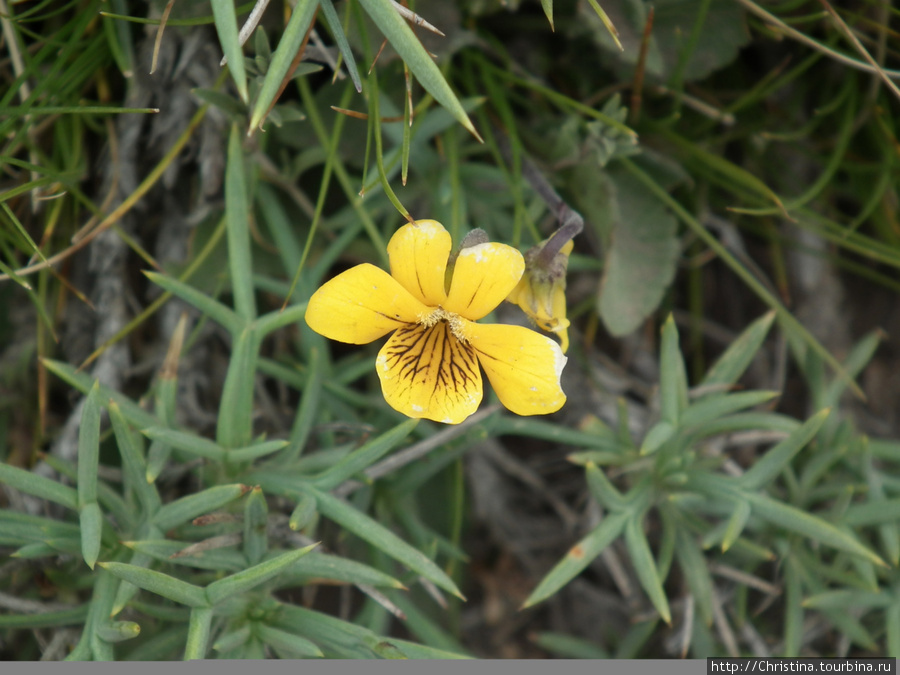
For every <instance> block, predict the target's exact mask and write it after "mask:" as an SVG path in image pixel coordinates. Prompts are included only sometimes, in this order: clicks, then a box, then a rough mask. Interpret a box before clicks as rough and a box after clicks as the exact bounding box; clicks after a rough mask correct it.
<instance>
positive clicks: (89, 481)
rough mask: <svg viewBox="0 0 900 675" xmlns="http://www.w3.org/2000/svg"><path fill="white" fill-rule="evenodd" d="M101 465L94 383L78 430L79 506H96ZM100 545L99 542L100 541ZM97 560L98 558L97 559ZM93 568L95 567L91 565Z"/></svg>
mask: <svg viewBox="0 0 900 675" xmlns="http://www.w3.org/2000/svg"><path fill="white" fill-rule="evenodd" d="M99 465H100V382H99V381H98V382H94V386H93V387H91V391H90V392H89V393H88V395H87V398H86V399H85V401H84V407H83V408H82V409H81V426H80V427H79V429H78V486H77V487H78V504H79V505H80V506H82V507H83V506H85V505H86V504H92V503H93V504H96V502H97V471H98V469H99ZM98 543H99V541H98ZM95 560H96V558H95ZM91 568H93V565H92V564H91Z"/></svg>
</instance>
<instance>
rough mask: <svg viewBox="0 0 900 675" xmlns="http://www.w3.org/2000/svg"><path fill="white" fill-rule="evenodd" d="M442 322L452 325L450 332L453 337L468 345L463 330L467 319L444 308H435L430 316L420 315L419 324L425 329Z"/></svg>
mask: <svg viewBox="0 0 900 675" xmlns="http://www.w3.org/2000/svg"><path fill="white" fill-rule="evenodd" d="M441 321H446V322H447V323H448V324H449V325H450V332H451V333H453V337H455V338H456V339H457V340H459V341H460V342H462V343H463V344H466V343H467V342H468V340H467V339H466V336H465V331H464V330H463V326H464V325H465V319H463V318H462V317H461V316H460V315H459V314H455V313H454V312H448V311H447V310H446V309H444V308H443V307H435V308H434V309H432V310H431V312H430V313H429V314H420V315H419V316H418V322H419V324H420V325H421V326H424V327H425V328H431V327H432V326H434V325H436V324H438V323H439V322H441Z"/></svg>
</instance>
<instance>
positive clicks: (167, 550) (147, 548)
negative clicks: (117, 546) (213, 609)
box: [122, 539, 247, 572]
mask: <svg viewBox="0 0 900 675" xmlns="http://www.w3.org/2000/svg"><path fill="white" fill-rule="evenodd" d="M122 543H123V544H124V545H125V546H127V547H128V548H130V549H132V550H133V551H135V552H137V553H138V554H140V555H141V556H142V559H145V560H146V561H147V562H149V561H150V560H151V559H154V560H160V561H163V562H166V563H169V564H172V565H187V566H189V567H196V568H198V569H202V570H213V571H216V572H239V571H241V570H243V569H246V568H247V558H246V557H245V556H244V554H243V553H242V552H241V551H238V550H235V548H234V546H231V547H218V548H210V549H208V550H205V551H198V552H197V553H194V554H193V555H178V557H173V556H176V555H177V554H180V553H181V552H182V551H183V550H184V549H185V548H187V547H188V546H190V545H191V544H192V543H193V542H189V541H174V540H172V539H139V540H137V541H125V542H122ZM132 562H133V561H132ZM133 564H137V563H134V562H133ZM146 566H147V565H146V562H144V563H143V564H141V567H146Z"/></svg>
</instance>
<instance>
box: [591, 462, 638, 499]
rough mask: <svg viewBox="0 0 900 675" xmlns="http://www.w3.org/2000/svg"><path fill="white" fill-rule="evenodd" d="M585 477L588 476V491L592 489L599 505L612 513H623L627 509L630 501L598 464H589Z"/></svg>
mask: <svg viewBox="0 0 900 675" xmlns="http://www.w3.org/2000/svg"><path fill="white" fill-rule="evenodd" d="M585 475H586V476H587V482H588V489H590V491H591V494H592V495H593V497H594V499H596V500H597V502H598V503H599V504H601V505H602V506H604V507H606V508H607V509H610V510H611V511H621V510H622V509H624V508H625V506H626V505H627V503H628V500H626V499H625V497H624V496H623V495H622V493H621V492H619V491H618V490H617V489H616V487H615V486H614V485H613V484H612V483H610V481H609V479H608V478H607V477H606V474H605V473H603V472H602V471H601V470H600V469H599V468H598V467H597V465H596V464H594V463H593V462H588V463H587V465H586V466H585Z"/></svg>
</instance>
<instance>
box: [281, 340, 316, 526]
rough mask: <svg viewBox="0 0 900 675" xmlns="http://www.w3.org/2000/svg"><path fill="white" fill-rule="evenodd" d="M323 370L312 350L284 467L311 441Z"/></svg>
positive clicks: (284, 453) (283, 460)
mask: <svg viewBox="0 0 900 675" xmlns="http://www.w3.org/2000/svg"><path fill="white" fill-rule="evenodd" d="M323 370H324V366H323V359H322V358H320V357H319V353H318V350H317V349H315V348H312V349H311V350H310V352H309V371H308V374H307V377H306V385H305V386H304V387H303V398H302V399H301V401H300V407H299V408H298V409H297V417H296V418H295V419H294V426H293V427H292V428H291V436H290V439H289V440H290V442H289V443H288V446H287V447H286V448H285V449H284V451H283V452H282V453H281V454H280V455H279V456H278V462H279V464H281V465H282V466H286V465H289V464H291V463H293V462H294V461H295V460H296V459H297V458H298V457H299V456H300V455H301V454H302V453H303V450H304V448H305V447H306V442H307V440H309V435H310V433H311V432H312V428H313V425H314V424H315V423H316V419H317V413H318V410H319V401H321V399H322V373H323ZM294 529H297V528H294Z"/></svg>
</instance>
